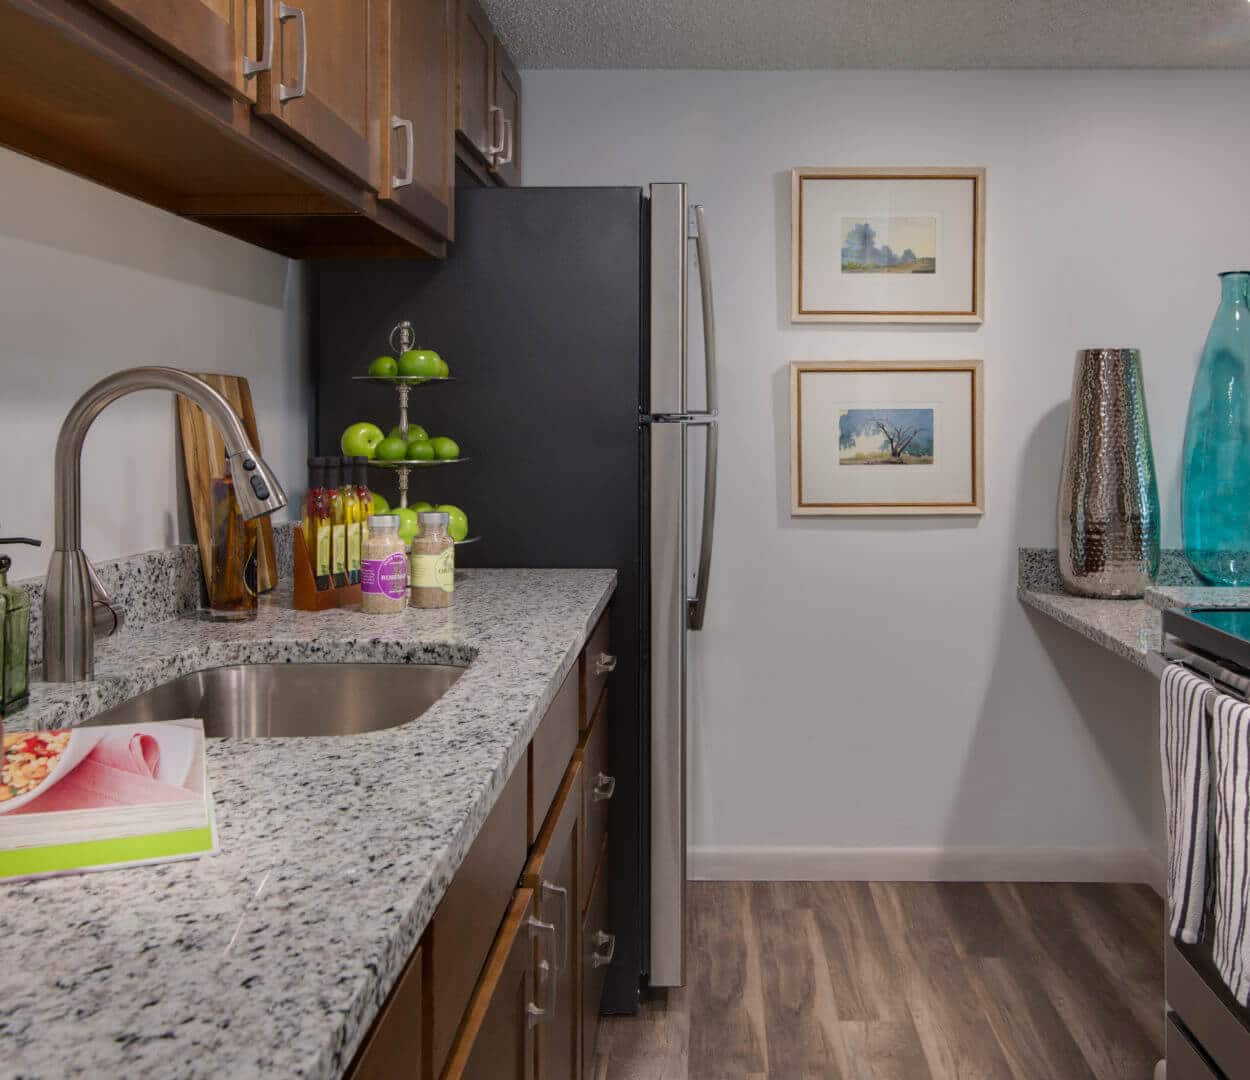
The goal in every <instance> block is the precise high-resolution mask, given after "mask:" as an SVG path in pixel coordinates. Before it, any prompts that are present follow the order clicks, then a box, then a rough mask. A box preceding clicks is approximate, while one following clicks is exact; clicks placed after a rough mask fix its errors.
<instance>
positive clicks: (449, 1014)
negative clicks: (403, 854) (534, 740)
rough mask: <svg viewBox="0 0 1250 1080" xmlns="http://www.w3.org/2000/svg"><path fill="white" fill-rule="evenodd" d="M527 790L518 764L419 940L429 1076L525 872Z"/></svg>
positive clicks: (439, 1065) (444, 1055)
mask: <svg viewBox="0 0 1250 1080" xmlns="http://www.w3.org/2000/svg"><path fill="white" fill-rule="evenodd" d="M528 787H529V785H528V784H527V783H526V769H525V766H524V762H522V763H519V764H518V765H517V767H516V769H515V770H514V771H513V773H512V776H511V778H510V779H509V780H508V783H507V785H506V786H505V787H504V790H503V793H502V794H501V795H500V796H499V801H498V802H497V803H496V804H495V808H494V809H493V810H492V811H491V813H490V817H489V818H487V819H486V824H485V825H483V826H482V831H481V832H480V833H479V834H478V837H477V839H476V840H475V841H474V842H473V847H472V848H471V849H470V850H469V854H468V856H467V857H466V858H465V860H464V862H463V863H462V864H461V866H460V869H459V870H457V871H456V876H455V877H454V878H453V879H452V882H451V885H450V886H449V888H448V889H447V893H446V895H445V896H444V897H443V902H442V903H441V904H440V905H439V907H438V910H437V911H436V912H435V913H434V919H433V921H432V922H431V923H430V929H429V930H428V931H426V936H425V937H424V938H423V939H422V940H423V942H424V948H425V949H426V950H427V953H428V957H429V959H428V961H427V962H428V964H429V979H428V985H427V988H426V993H427V994H428V995H429V996H430V998H431V1002H432V1006H431V1009H430V1013H431V1033H430V1044H431V1047H432V1051H433V1061H434V1075H435V1076H438V1075H439V1074H440V1073H441V1071H442V1068H443V1063H444V1061H445V1060H446V1058H447V1052H448V1050H449V1049H450V1048H451V1044H452V1038H453V1036H454V1035H455V1033H456V1029H457V1028H458V1027H459V1026H460V1019H461V1017H462V1016H463V1015H464V1010H465V1005H466V1004H467V1003H468V1001H469V996H470V995H471V994H472V993H473V985H474V983H476V982H477V978H478V975H479V974H480V973H481V971H482V965H483V964H484V963H485V961H486V956H487V954H488V953H489V952H490V949H491V942H492V941H493V940H494V938H495V934H496V932H497V931H498V930H499V924H500V922H501V921H502V920H503V918H504V914H505V912H506V911H507V910H508V905H509V903H510V902H511V899H512V894H513V892H514V891H515V889H516V886H517V881H518V880H519V878H520V876H521V871H522V869H524V867H525V856H526V851H527V848H528V846H529V845H528V843H527V841H526V836H525V805H526V795H527V792H528Z"/></svg>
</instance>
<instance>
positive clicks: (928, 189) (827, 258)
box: [799, 176, 977, 314]
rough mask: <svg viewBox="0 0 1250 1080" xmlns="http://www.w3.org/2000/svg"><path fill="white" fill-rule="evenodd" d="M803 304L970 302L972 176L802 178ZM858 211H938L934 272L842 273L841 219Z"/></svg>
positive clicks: (932, 307)
mask: <svg viewBox="0 0 1250 1080" xmlns="http://www.w3.org/2000/svg"><path fill="white" fill-rule="evenodd" d="M799 199H800V200H801V205H802V207H803V219H802V251H801V258H800V267H799V269H800V282H801V288H802V294H801V296H800V297H799V301H800V308H801V310H802V311H805V312H817V311H831V312H880V313H883V314H887V313H889V312H933V313H958V312H970V311H972V309H973V297H974V291H975V290H974V252H975V233H976V227H975V223H976V213H977V209H976V182H975V180H973V179H972V178H962V177H961V178H958V179H954V180H926V179H923V178H914V179H895V178H883V177H876V178H871V179H863V180H845V179H839V178H836V177H812V176H807V177H802V178H801V179H800V190H799ZM857 216H863V217H867V218H874V217H875V218H881V217H891V216H895V217H898V216H903V217H936V218H937V219H938V248H937V272H936V273H933V274H854V273H843V272H842V244H843V241H844V240H845V236H843V235H842V221H843V219H844V218H848V217H857Z"/></svg>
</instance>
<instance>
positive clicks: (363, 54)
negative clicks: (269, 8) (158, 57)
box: [184, 0, 386, 190]
mask: <svg viewBox="0 0 1250 1080" xmlns="http://www.w3.org/2000/svg"><path fill="white" fill-rule="evenodd" d="M184 2H190V0H184ZM195 2H197V3H198V2H200V0H195ZM263 2H267V3H272V4H273V5H274V20H275V36H276V39H275V44H274V54H273V70H272V71H270V72H267V73H266V74H264V75H262V76H261V79H260V87H259V94H258V97H257V102H256V107H257V111H258V112H259V113H260V114H261V115H262V116H264V117H265V119H266V120H268V121H270V122H271V123H273V124H275V125H276V126H278V127H279V128H281V129H283V130H284V131H286V132H288V133H289V134H290V135H292V136H293V137H295V138H296V139H297V140H298V141H300V142H302V143H304V144H305V145H306V146H308V147H309V148H310V149H312V150H314V151H315V152H317V153H318V154H320V155H321V156H322V157H324V158H326V159H327V160H328V161H330V162H332V163H334V164H336V165H338V166H339V167H340V168H342V169H343V170H345V171H346V172H348V173H350V174H351V175H352V176H354V177H356V179H358V180H360V181H363V182H364V183H365V184H367V185H368V186H369V187H371V188H373V189H374V190H376V189H377V188H378V186H379V184H380V175H379V174H380V170H381V156H382V155H381V145H382V144H381V130H380V128H381V115H382V110H381V109H380V108H379V107H378V104H379V99H378V94H379V92H380V86H381V79H380V78H379V75H380V55H381V37H382V35H383V34H384V33H385V29H386V12H385V4H386V0H350V2H347V0H301V2H300V4H299V5H298V6H296V5H294V4H286V3H283V0H263Z"/></svg>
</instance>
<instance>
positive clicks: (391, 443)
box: [377, 435, 408, 461]
mask: <svg viewBox="0 0 1250 1080" xmlns="http://www.w3.org/2000/svg"><path fill="white" fill-rule="evenodd" d="M407 449H408V446H407V444H406V443H405V442H404V440H403V439H400V438H396V437H392V436H389V435H388V436H387V437H386V438H385V439H383V440H382V441H381V442H380V443H378V445H377V456H378V460H379V461H403V460H404V453H405V452H406V451H407Z"/></svg>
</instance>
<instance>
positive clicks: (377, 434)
mask: <svg viewBox="0 0 1250 1080" xmlns="http://www.w3.org/2000/svg"><path fill="white" fill-rule="evenodd" d="M385 437H386V436H384V435H383V434H382V429H381V428H380V427H378V425H377V424H368V423H363V422H362V423H359V424H352V425H351V427H349V428H347V430H346V431H344V432H343V437H342V438H341V439H339V446H341V447H342V448H343V453H345V454H346V455H347V456H348V457H366V458H368V459H369V460H370V461H372V460H373V459H374V458H375V457H376V456H377V452H378V444H379V443H381V442H382V440H383V439H384V438H385Z"/></svg>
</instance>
